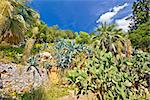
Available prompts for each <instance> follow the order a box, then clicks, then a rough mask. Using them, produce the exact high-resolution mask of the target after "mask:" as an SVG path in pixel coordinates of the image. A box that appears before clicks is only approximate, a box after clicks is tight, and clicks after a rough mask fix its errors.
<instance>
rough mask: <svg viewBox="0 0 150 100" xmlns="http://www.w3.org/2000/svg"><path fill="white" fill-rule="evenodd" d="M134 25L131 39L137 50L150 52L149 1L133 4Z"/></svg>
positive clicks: (130, 35) (139, 0) (141, 0)
mask: <svg viewBox="0 0 150 100" xmlns="http://www.w3.org/2000/svg"><path fill="white" fill-rule="evenodd" d="M132 9H133V14H132V15H133V16H132V20H133V23H132V24H131V31H130V32H129V38H130V40H131V42H132V44H133V46H134V47H135V48H139V49H142V50H144V51H150V27H149V26H150V14H149V12H150V5H149V0H137V2H134V4H133V7H132Z"/></svg>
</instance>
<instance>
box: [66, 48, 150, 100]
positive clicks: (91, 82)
mask: <svg viewBox="0 0 150 100" xmlns="http://www.w3.org/2000/svg"><path fill="white" fill-rule="evenodd" d="M149 66H150V54H149V53H144V52H135V53H134V55H133V57H132V58H131V60H128V59H121V58H120V59H119V58H118V59H117V58H115V57H114V56H113V55H112V53H111V52H108V53H106V52H104V51H99V50H95V54H93V57H92V58H89V61H88V64H87V65H86V67H85V68H83V69H80V68H75V69H74V70H71V71H69V73H68V81H69V84H73V85H75V87H76V88H75V90H76V91H77V95H78V96H80V94H83V95H84V94H88V93H91V92H92V93H94V94H95V95H96V96H97V98H98V99H99V100H120V99H121V100H143V99H144V100H145V99H148V97H149V96H148V95H149V91H150V90H148V89H150V68H149Z"/></svg>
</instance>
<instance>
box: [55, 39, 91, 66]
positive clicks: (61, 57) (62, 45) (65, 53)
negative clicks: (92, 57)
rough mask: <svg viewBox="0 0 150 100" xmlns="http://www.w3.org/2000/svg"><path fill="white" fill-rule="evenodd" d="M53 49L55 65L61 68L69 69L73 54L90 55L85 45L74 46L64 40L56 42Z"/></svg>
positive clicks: (72, 43)
mask: <svg viewBox="0 0 150 100" xmlns="http://www.w3.org/2000/svg"><path fill="white" fill-rule="evenodd" d="M54 48H55V50H56V55H55V58H56V59H57V65H58V66H60V67H61V68H67V67H69V65H70V64H71V62H72V58H73V57H74V55H75V54H78V53H80V52H86V53H87V54H89V53H90V49H89V48H88V47H86V46H85V45H78V44H75V42H74V41H67V40H64V39H62V40H59V42H56V45H55V46H54Z"/></svg>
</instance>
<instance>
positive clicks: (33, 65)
mask: <svg viewBox="0 0 150 100" xmlns="http://www.w3.org/2000/svg"><path fill="white" fill-rule="evenodd" d="M38 58H39V56H38V55H37V56H33V57H31V58H30V59H29V61H28V63H29V67H28V68H27V71H30V70H32V69H33V70H36V71H37V72H38V74H39V75H40V76H41V73H40V71H39V68H38V67H39V62H38Z"/></svg>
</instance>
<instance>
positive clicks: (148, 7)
mask: <svg viewBox="0 0 150 100" xmlns="http://www.w3.org/2000/svg"><path fill="white" fill-rule="evenodd" d="M132 10H133V11H132V20H133V22H134V23H132V25H131V29H132V30H135V29H137V28H138V27H139V26H140V25H141V24H143V23H146V22H148V21H149V20H150V15H149V12H150V4H149V0H137V2H134V4H133V6H132Z"/></svg>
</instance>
